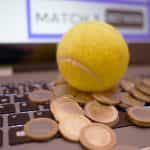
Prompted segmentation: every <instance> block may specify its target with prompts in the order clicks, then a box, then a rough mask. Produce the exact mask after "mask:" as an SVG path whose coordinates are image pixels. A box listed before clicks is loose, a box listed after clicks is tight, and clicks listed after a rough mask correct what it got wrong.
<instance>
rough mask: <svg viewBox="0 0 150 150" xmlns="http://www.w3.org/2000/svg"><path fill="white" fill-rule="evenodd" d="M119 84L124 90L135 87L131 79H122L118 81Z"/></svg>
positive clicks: (127, 90)
mask: <svg viewBox="0 0 150 150" xmlns="http://www.w3.org/2000/svg"><path fill="white" fill-rule="evenodd" d="M120 86H121V88H122V89H123V90H124V91H126V92H129V91H130V90H131V89H133V88H134V87H135V84H134V82H132V81H129V80H125V79H124V80H122V81H121V82H120Z"/></svg>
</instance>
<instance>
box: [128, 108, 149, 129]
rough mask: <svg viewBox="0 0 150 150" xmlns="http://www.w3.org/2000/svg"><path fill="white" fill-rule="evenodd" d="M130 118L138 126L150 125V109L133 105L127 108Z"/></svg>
mask: <svg viewBox="0 0 150 150" xmlns="http://www.w3.org/2000/svg"><path fill="white" fill-rule="evenodd" d="M127 113H128V116H129V118H130V120H131V121H132V122H133V123H134V124H135V125H137V126H142V127H150V109H149V108H145V107H131V108H129V109H128V110H127Z"/></svg>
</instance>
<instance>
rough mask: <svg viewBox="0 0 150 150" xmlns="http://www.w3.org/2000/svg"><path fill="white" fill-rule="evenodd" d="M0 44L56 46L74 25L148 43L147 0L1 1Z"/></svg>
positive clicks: (149, 21) (148, 10)
mask: <svg viewBox="0 0 150 150" xmlns="http://www.w3.org/2000/svg"><path fill="white" fill-rule="evenodd" d="M0 10H1V13H0V43H58V42H59V41H60V39H61V38H62V36H63V34H64V33H65V32H66V31H68V29H69V28H71V27H72V26H73V25H74V24H77V23H79V22H82V21H88V20H100V21H106V22H108V23H110V24H112V25H114V26H116V27H117V28H118V29H119V30H120V31H121V32H122V33H123V35H124V37H125V38H126V40H127V41H128V42H143V41H144V42H145V41H150V15H149V14H150V5H149V4H148V0H147V1H146V0H115V1H114V0H80V1H79V0H44V1H41V0H13V1H11V0H1V2H0Z"/></svg>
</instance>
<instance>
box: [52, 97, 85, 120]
mask: <svg viewBox="0 0 150 150" xmlns="http://www.w3.org/2000/svg"><path fill="white" fill-rule="evenodd" d="M50 108H51V111H52V113H53V115H54V117H55V119H56V120H57V121H61V120H63V119H64V118H65V117H67V116H69V115H83V114H84V111H83V109H82V108H81V107H80V105H79V104H78V103H77V102H75V101H74V100H73V99H72V98H71V97H69V98H68V97H67V96H66V97H65V96H63V97H59V98H57V99H56V100H55V101H52V102H51V104H50Z"/></svg>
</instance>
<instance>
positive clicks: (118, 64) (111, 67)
mask: <svg viewBox="0 0 150 150" xmlns="http://www.w3.org/2000/svg"><path fill="white" fill-rule="evenodd" d="M57 63H58V68H59V71H60V73H61V74H62V75H63V77H64V78H65V80H66V81H67V82H68V83H69V84H70V85H71V86H73V87H74V88H77V89H79V90H81V91H87V92H92V91H105V90H108V89H110V88H112V87H113V86H114V85H116V84H117V82H118V81H119V80H120V79H121V78H122V76H123V75H124V73H125V71H126V69H127V67H128V63H129V50H128V46H127V44H126V42H125V40H124V39H123V37H122V35H121V34H120V33H119V32H118V31H117V30H116V29H115V28H114V27H112V26H111V25H109V24H106V23H104V22H98V21H89V22H83V23H79V24H77V25H75V26H74V27H73V28H71V29H70V30H69V32H67V33H66V34H65V35H64V37H63V38H62V40H61V42H60V43H59V45H58V49H57Z"/></svg>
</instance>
